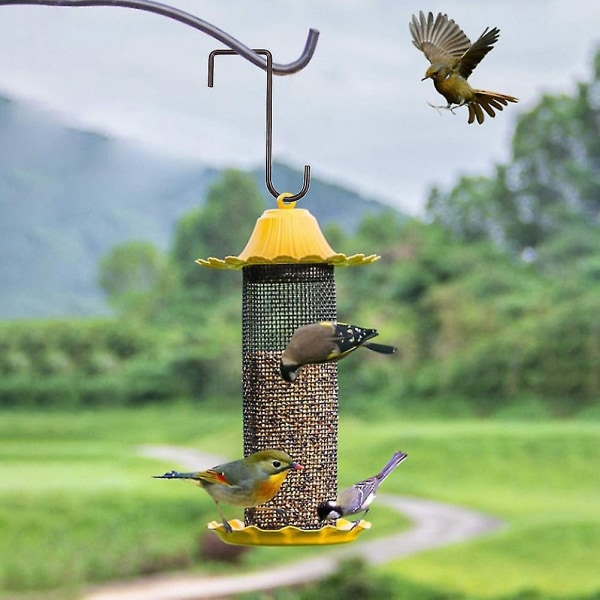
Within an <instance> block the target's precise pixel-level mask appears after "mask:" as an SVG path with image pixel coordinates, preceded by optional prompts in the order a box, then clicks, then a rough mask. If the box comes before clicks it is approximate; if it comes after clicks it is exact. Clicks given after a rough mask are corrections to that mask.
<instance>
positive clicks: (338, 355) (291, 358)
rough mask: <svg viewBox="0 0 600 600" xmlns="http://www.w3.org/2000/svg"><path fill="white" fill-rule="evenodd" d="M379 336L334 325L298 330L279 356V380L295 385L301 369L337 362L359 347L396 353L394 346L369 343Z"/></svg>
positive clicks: (371, 330) (309, 326) (326, 324)
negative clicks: (309, 365)
mask: <svg viewBox="0 0 600 600" xmlns="http://www.w3.org/2000/svg"><path fill="white" fill-rule="evenodd" d="M378 335H379V332H378V331H377V330H376V329H365V328H363V327H358V326H356V325H347V324H346V323H337V322H335V321H320V322H318V323H311V324H310V325H303V326H302V327H298V329H296V331H294V333H293V335H292V337H291V339H290V341H289V343H288V345H287V346H286V348H285V350H284V351H283V354H282V355H281V363H280V370H281V376H282V377H283V378H284V379H285V380H286V381H294V380H295V379H296V378H297V377H298V374H299V373H300V370H301V369H302V367H303V366H304V365H308V364H315V363H325V362H332V361H337V360H340V359H342V358H344V357H345V356H348V354H350V352H353V351H354V350H356V349H357V348H360V347H361V346H364V347H365V348H368V349H369V350H373V351H374V352H380V353H382V354H393V353H394V352H396V348H394V346H387V345H385V344H375V343H373V342H371V341H370V340H371V338H374V337H376V336H378Z"/></svg>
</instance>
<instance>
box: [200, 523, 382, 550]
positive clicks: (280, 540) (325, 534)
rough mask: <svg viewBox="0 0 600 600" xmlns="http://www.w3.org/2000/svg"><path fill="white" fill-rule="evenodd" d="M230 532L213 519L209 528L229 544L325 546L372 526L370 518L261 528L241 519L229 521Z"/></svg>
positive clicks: (354, 537)
mask: <svg viewBox="0 0 600 600" xmlns="http://www.w3.org/2000/svg"><path fill="white" fill-rule="evenodd" d="M228 523H229V525H230V526H231V529H232V530H231V531H226V530H225V528H224V527H223V523H218V522H217V521H211V522H210V523H209V524H208V525H207V527H208V529H210V530H212V531H214V532H215V533H217V534H218V535H219V537H220V538H221V539H222V540H223V541H224V542H226V543H228V544H237V545H241V546H325V545H331V544H347V543H348V542H353V541H354V540H355V539H356V538H357V536H358V535H359V534H360V533H361V532H363V531H365V530H366V529H370V528H371V523H369V522H368V521H359V522H358V523H357V524H356V525H355V524H354V523H353V522H351V521H348V520H346V519H338V520H337V521H336V523H335V525H325V526H324V527H321V529H300V528H299V527H294V526H293V525H288V526H287V527H283V528H282V529H272V530H269V529H260V528H259V527H256V526H254V525H249V526H248V527H245V526H244V523H243V522H242V521H240V520H239V519H232V520H231V521H228Z"/></svg>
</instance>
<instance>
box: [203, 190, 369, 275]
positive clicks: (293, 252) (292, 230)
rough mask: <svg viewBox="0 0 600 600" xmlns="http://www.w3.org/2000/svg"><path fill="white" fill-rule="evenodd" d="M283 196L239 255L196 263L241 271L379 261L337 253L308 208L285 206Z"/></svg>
mask: <svg viewBox="0 0 600 600" xmlns="http://www.w3.org/2000/svg"><path fill="white" fill-rule="evenodd" d="M291 195H292V194H288V193H285V194H281V195H280V196H279V198H277V206H278V208H274V209H269V210H266V211H265V212H264V213H263V214H262V215H261V217H260V218H259V219H258V221H257V222H256V225H255V226H254V231H253V232H252V235H251V236H250V239H249V240H248V243H247V244H246V247H245V248H244V249H243V250H242V252H241V253H240V255H239V256H227V257H225V258H224V259H219V258H212V257H211V258H208V259H203V258H199V259H198V260H197V261H196V262H197V263H198V264H200V265H202V266H204V267H212V268H215V269H240V268H242V267H246V266H249V265H265V264H267V265H268V264H294V263H326V264H332V265H335V266H349V265H365V264H369V263H372V262H374V261H376V260H378V259H379V258H380V257H379V256H378V255H377V254H370V255H368V256H365V255H364V254H353V255H351V256H346V255H345V254H340V253H336V252H335V251H334V250H333V249H332V248H331V246H330V245H329V244H328V243H327V240H326V239H325V236H324V235H323V233H322V232H321V229H320V227H319V223H318V222H317V220H316V219H315V217H314V216H313V215H312V214H311V213H310V212H309V211H308V210H306V209H304V208H298V209H296V208H295V206H296V203H295V202H289V203H285V202H284V201H283V199H284V198H286V197H289V196H291Z"/></svg>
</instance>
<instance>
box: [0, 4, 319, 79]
mask: <svg viewBox="0 0 600 600" xmlns="http://www.w3.org/2000/svg"><path fill="white" fill-rule="evenodd" d="M19 4H23V5H35V6H59V7H68V6H72V7H80V6H119V7H122V8H133V9H137V10H144V11H147V12H152V13H156V14H158V15H161V16H163V17H168V18H170V19H174V20H175V21H179V22H180V23H183V24H184V25H189V26H190V27H193V28H194V29H199V30H200V31H202V32H204V33H206V34H207V35H210V36H211V37H213V38H215V39H217V40H219V41H220V42H222V43H223V44H225V45H226V46H228V47H229V48H232V49H233V50H235V53H236V54H239V55H240V56H242V57H243V58H245V59H246V60H248V61H250V62H251V63H252V64H254V65H256V66H257V67H260V68H261V69H263V70H265V71H266V70H267V69H268V60H265V59H264V58H263V57H262V56H260V54H257V53H256V52H255V51H254V50H252V49H251V48H249V47H248V46H246V45H245V44H242V42H240V41H239V40H237V39H236V38H234V37H233V36H231V35H229V34H228V33H227V32H225V31H223V30H222V29H219V28H218V27H215V26H214V25H212V24H211V23H209V22H208V21H204V20H202V19H199V18H198V17H195V16H194V15H191V14H190V13H187V12H185V11H183V10H179V9H177V8H173V7H172V6H168V5H167V4H161V3H160V2H152V1H151V0H0V6H8V5H19ZM318 39H319V31H318V30H317V29H310V30H309V31H308V37H307V38H306V44H305V46H304V50H303V51H302V54H301V55H300V57H299V58H298V59H296V60H295V61H292V62H291V63H287V64H278V63H271V65H272V66H271V69H272V72H273V73H274V74H275V75H290V74H292V73H297V72H298V71H301V70H302V69H303V68H304V67H305V66H306V65H307V64H308V63H309V62H310V60H311V58H312V56H313V54H314V52H315V49H316V47H317V40H318Z"/></svg>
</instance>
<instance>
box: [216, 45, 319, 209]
mask: <svg viewBox="0 0 600 600" xmlns="http://www.w3.org/2000/svg"><path fill="white" fill-rule="evenodd" d="M253 52H256V53H257V54H263V55H264V56H266V58H267V60H266V65H267V66H266V69H265V70H266V72H267V101H266V127H265V138H266V143H265V145H266V149H265V184H266V186H267V189H268V190H269V192H270V193H271V195H272V196H274V197H275V198H278V197H279V196H280V195H281V194H280V193H279V192H278V191H277V190H276V189H275V186H274V185H273V180H272V173H273V56H272V54H271V52H270V51H269V50H264V49H255V50H253ZM233 54H237V52H235V50H213V51H212V52H211V53H210V54H209V55H208V87H213V85H214V80H215V56H217V55H233ZM309 187H310V165H304V182H303V184H302V188H301V189H300V191H299V192H298V193H296V194H294V195H290V196H286V197H285V198H283V202H287V203H289V202H295V201H296V200H300V198H302V197H303V196H305V195H306V192H308V188H309Z"/></svg>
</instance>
